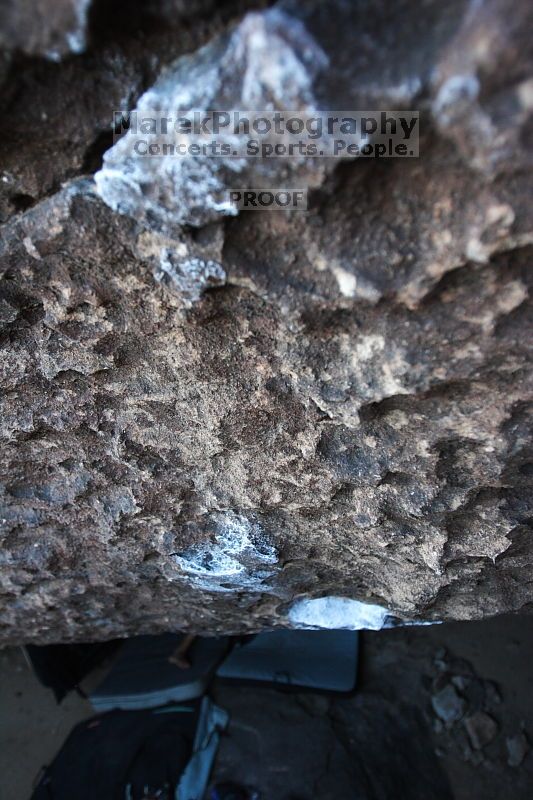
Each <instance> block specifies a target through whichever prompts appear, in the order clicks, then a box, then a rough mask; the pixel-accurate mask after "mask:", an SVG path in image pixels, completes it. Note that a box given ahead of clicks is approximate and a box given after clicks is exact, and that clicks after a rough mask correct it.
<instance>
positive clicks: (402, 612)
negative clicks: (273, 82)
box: [0, 0, 533, 642]
mask: <svg viewBox="0 0 533 800" xmlns="http://www.w3.org/2000/svg"><path fill="white" fill-rule="evenodd" d="M178 5H179V4H176V8H177V6H178ZM250 5H251V4H244V3H243V4H229V6H228V8H227V9H225V10H224V11H217V10H212V11H209V10H208V9H207V10H206V8H204V7H203V6H202V4H200V6H201V7H200V8H199V9H198V14H197V16H195V15H194V14H193V15H192V17H190V18H188V19H187V20H186V21H183V19H182V17H181V16H180V14H179V13H178V11H177V10H176V13H175V14H172V10H171V9H170V10H169V7H170V6H171V4H169V3H168V2H165V3H162V4H158V3H157V2H155V0H154V2H152V3H151V4H150V15H151V16H150V21H151V22H150V25H147V26H145V27H143V28H142V30H143V34H142V35H140V34H139V30H138V29H137V28H136V27H135V26H136V24H137V23H139V20H141V21H143V20H145V17H143V14H144V13H148V12H144V11H141V10H139V9H137V6H136V5H135V4H134V8H133V11H132V12H131V19H130V21H129V24H128V25H122V24H121V20H122V21H124V20H123V17H121V15H120V5H119V4H116V7H114V4H111V11H113V10H114V11H115V12H116V16H113V15H112V14H111V11H110V10H109V9H108V10H107V12H106V11H105V10H104V8H103V6H102V4H96V6H95V8H94V9H93V13H92V17H91V19H92V22H91V26H92V27H91V31H92V36H91V37H90V40H91V42H92V44H91V46H90V47H89V48H88V50H87V53H86V54H83V55H80V56H76V57H74V58H71V59H68V60H67V61H66V62H65V63H61V64H49V63H46V62H36V61H35V60H33V59H24V58H21V60H20V63H18V66H17V71H16V72H14V71H13V72H12V73H11V74H10V75H9V76H8V78H7V79H6V84H5V89H6V91H5V96H4V98H3V100H2V115H1V119H2V122H1V124H0V128H1V129H2V130H3V133H4V132H5V133H6V136H2V140H1V145H0V172H1V180H2V184H1V185H2V197H1V213H2V221H3V224H2V228H1V236H2V243H1V247H0V259H1V262H0V271H1V282H0V337H1V338H0V347H1V349H0V386H1V392H2V393H1V410H0V437H1V438H0V441H1V451H2V458H1V462H0V492H1V494H0V506H1V509H0V536H1V539H2V544H1V551H0V559H1V565H2V570H3V578H2V583H1V586H2V588H1V592H2V594H1V604H2V607H1V616H0V625H1V629H0V638H1V639H2V641H5V642H22V641H26V642H28V641H41V642H44V641H59V640H62V641H66V640H75V639H83V640H87V639H96V638H105V637H112V636H122V635H128V634H132V633H140V632H155V631H157V630H170V629H182V630H183V629H188V630H192V631H198V632H215V631H223V632H237V631H250V630H255V629H259V628H262V627H270V626H276V625H289V624H290V609H291V606H292V604H293V602H294V601H295V600H297V599H298V598H303V597H322V596H339V597H348V598H354V599H357V600H360V601H364V602H368V603H372V604H376V605H379V606H382V607H383V608H384V609H387V610H388V612H389V613H390V614H391V615H394V616H397V617H400V618H404V619H406V620H409V619H418V620H439V619H445V618H460V619H468V618H473V617H480V616H484V615H489V614H494V613H497V612H500V611H511V610H520V609H524V610H527V609H528V607H529V606H530V604H531V603H532V602H533V588H532V584H531V577H530V575H531V569H532V567H533V548H532V546H531V528H530V523H531V499H530V497H531V496H530V488H531V476H532V474H533V452H532V450H531V445H530V433H531V419H530V417H531V405H530V400H531V389H532V386H531V384H532V380H531V378H532V372H531V347H530V346H531V329H530V327H529V326H530V311H531V282H532V271H531V258H532V247H531V245H532V243H533V226H532V220H531V202H530V192H531V172H530V170H531V120H532V109H533V78H532V76H531V64H532V54H531V42H530V41H528V39H527V36H526V31H527V28H528V25H529V24H530V21H528V19H527V8H528V4H526V3H525V2H524V3H518V4H513V5H512V8H511V6H510V5H509V4H508V3H505V2H501V0H500V1H498V0H486V2H484V3H477V2H476V3H474V2H472V3H471V4H469V3H467V2H458V1H457V2H454V3H451V4H446V5H445V6H444V5H443V4H442V3H440V2H437V1H436V0H435V2H429V3H425V4H424V5H423V6H421V7H420V9H416V10H414V9H413V6H412V4H409V3H398V4H389V3H386V2H382V3H372V4H370V3H366V2H361V1H359V2H357V3H353V4H345V3H341V2H339V3H335V2H330V3H323V2H321V3H318V2H317V3H310V4H305V6H304V10H299V8H300V4H291V3H284V4H283V14H287V15H289V16H290V15H291V14H292V15H293V16H298V17H299V18H298V20H296V22H295V24H296V23H297V25H298V26H301V25H304V26H305V29H306V31H307V32H308V35H309V36H310V37H314V40H315V41H316V42H317V47H320V50H321V52H323V53H324V54H325V56H326V57H327V59H328V66H327V67H325V68H323V69H322V71H321V72H320V74H319V75H318V77H317V79H316V81H315V84H314V86H313V96H314V97H315V98H316V102H317V103H318V105H319V107H323V108H331V107H337V108H354V109H361V108H365V107H366V108H368V107H374V108H390V107H391V104H393V103H394V106H395V107H396V108H402V107H410V108H418V109H420V110H421V112H422V119H423V128H422V130H423V137H422V140H421V143H420V153H421V155H420V158H419V159H404V160H402V159H397V160H393V159H390V160H382V161H379V162H377V161H375V160H371V159H366V160H360V161H352V162H349V163H348V162H347V163H342V164H338V165H334V166H335V168H331V169H330V168H329V166H328V169H326V170H323V172H322V173H321V180H322V184H321V186H320V187H318V188H316V189H315V191H314V192H312V194H311V196H310V208H309V213H308V214H305V215H301V214H297V213H293V214H281V213H263V214H262V213H256V214H245V213H243V214H240V215H238V216H236V217H234V218H230V219H225V218H224V217H222V216H221V218H220V219H218V218H217V217H216V216H215V218H210V221H209V222H208V223H206V224H204V222H205V220H203V219H201V220H198V219H195V220H194V221H195V222H196V226H195V227H192V226H190V225H181V218H179V217H178V218H177V219H176V225H175V226H174V227H173V230H172V231H171V238H170V240H169V241H168V242H167V241H166V240H165V237H168V236H169V231H168V230H165V229H161V226H160V225H158V224H157V221H156V222H155V223H154V225H153V226H152V227H151V226H150V220H149V219H148V221H147V219H145V218H144V217H142V215H141V217H142V218H141V219H140V221H139V219H137V218H133V217H130V216H127V215H123V214H121V213H119V211H120V210H123V209H120V208H119V207H118V206H117V205H115V207H114V208H112V207H110V206H108V205H106V204H105V203H104V202H103V201H102V199H101V197H99V195H98V194H97V192H96V188H95V184H94V181H93V180H92V177H91V175H92V173H94V172H95V171H96V170H97V169H98V167H99V166H100V160H101V159H100V156H101V153H102V151H103V150H106V149H107V148H108V147H109V146H110V145H111V142H112V135H111V133H112V132H111V131H110V130H109V119H110V116H111V112H112V110H113V108H114V107H116V105H117V104H118V105H120V104H124V106H125V107H126V108H133V107H134V106H135V104H136V102H137V99H138V98H139V96H140V95H141V94H142V92H143V91H145V90H146V89H148V88H149V86H151V85H153V84H154V83H155V82H156V80H157V78H158V74H159V71H160V70H161V68H162V67H163V66H164V65H169V64H170V65H172V64H173V63H175V59H176V58H177V57H178V56H180V55H182V54H183V53H184V52H186V51H188V52H191V53H193V52H194V51H195V50H196V49H197V48H198V47H199V46H200V45H203V44H205V42H206V41H208V40H211V39H212V38H214V37H216V36H218V35H220V34H222V35H223V36H224V35H225V34H224V31H226V30H232V31H235V30H238V29H239V28H238V27H236V26H238V25H240V29H241V30H245V31H246V30H247V28H246V25H249V24H250V23H249V22H248V23H247V22H246V19H249V18H245V22H244V23H243V22H242V21H241V22H239V20H242V18H243V15H244V13H245V10H246V6H250ZM302 5H303V4H302ZM106 13H108V14H111V16H110V17H109V18H107V17H106V16H105V15H106ZM254 13H258V12H254ZM259 13H262V12H259ZM265 13H270V12H265ZM158 15H159V16H158ZM169 20H171V24H172V25H173V26H174V27H173V28H171V29H170V30H167V29H168V27H169V25H170V22H169ZM243 25H244V28H243ZM228 26H230V27H229V28H228ZM163 29H164V30H163ZM266 29H268V26H266ZM248 30H249V28H248ZM229 35H230V36H231V35H234V34H231V33H230V34H229ZM273 52H274V53H275V52H276V49H275V48H274V51H273ZM273 57H274V56H273ZM190 59H192V61H191V62H190V63H192V64H194V63H196V62H195V61H194V59H195V56H194V55H191V56H190ZM269 64H270V62H269V60H268V58H267V57H265V58H264V63H263V64H262V67H261V68H262V69H263V70H264V71H265V74H268V70H269ZM270 66H271V64H270ZM214 68H215V69H216V68H217V63H216V62H215V64H214ZM43 87H45V91H44V92H43ZM66 87H70V88H69V89H68V92H70V94H68V92H67V88H66ZM66 92H67V93H66ZM36 98H38V102H32V100H36ZM67 100H68V101H69V102H67ZM43 115H44V116H43ZM39 121H40V123H39V124H38V122H39ZM44 123H46V124H44ZM39 126H40V127H39ZM119 144H120V143H119ZM184 180H185V179H184ZM154 185H159V184H158V180H157V178H155V179H154ZM179 188H180V187H176V191H179ZM187 188H188V187H187V184H186V183H184V186H183V189H184V191H186V190H187ZM173 202H174V201H173V200H172V199H170V200H169V208H170V209H172V208H173V207H174V206H173V205H172V203H173ZM188 221H189V222H190V220H188ZM178 223H180V224H178ZM165 248H166V251H168V252H166V256H168V258H169V259H170V260H171V262H172V263H171V266H172V269H167V270H166V271H165V270H164V269H163V270H162V271H161V265H162V262H161V253H162V251H165ZM176 257H179V259H178V261H177V262H176V261H175V260H174V261H172V259H176ZM184 262H185V263H186V264H188V265H189V269H188V271H187V270H184V268H183V263H184ZM209 264H211V266H208V267H207V270H208V273H209V274H208V278H209V276H211V277H213V276H214V280H213V281H212V282H211V284H210V281H209V280H204V278H205V274H206V273H205V269H206V267H205V265H209ZM176 265H177V267H176ZM191 265H192V266H191ZM176 268H179V269H178V271H179V270H181V277H182V282H181V283H180V281H176V280H175V274H174V273H175V272H176ZM191 269H192V273H191ZM194 270H196V272H194ZM209 270H211V272H209ZM173 271H174V273H173ZM169 274H170V278H169ZM191 274H193V278H195V276H196V275H200V278H201V279H200V284H201V289H203V290H204V292H203V294H201V293H200V291H197V292H196V293H195V291H196V290H194V287H195V286H196V287H197V285H198V282H196V283H195V281H194V280H193V282H192V284H191V283H187V282H186V281H187V280H192V279H191ZM183 280H185V283H184V282H183ZM213 285H214V288H210V287H213ZM191 286H193V291H191V288H190V287H191ZM191 296H194V297H193V299H194V302H191Z"/></svg>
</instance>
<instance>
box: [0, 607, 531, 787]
mask: <svg viewBox="0 0 533 800" xmlns="http://www.w3.org/2000/svg"><path fill="white" fill-rule="evenodd" d="M532 665H533V617H529V616H514V617H510V616H504V617H498V618H494V619H491V620H486V621H484V622H476V623H454V624H446V625H438V626H433V627H422V628H397V629H394V630H388V631H382V632H379V633H364V634H363V635H362V636H361V659H360V672H359V683H358V690H357V691H356V693H355V694H354V695H353V696H352V697H338V698H335V697H333V696H322V695H311V694H305V695H304V694H292V695H287V694H281V693H279V692H275V691H271V690H261V691H258V690H256V689H249V688H229V687H227V686H223V685H216V686H215V687H214V690H213V691H214V695H215V699H216V700H217V702H219V704H221V705H222V706H224V707H225V708H226V709H228V710H229V712H230V714H231V724H230V727H229V730H228V733H227V735H226V736H225V737H224V739H223V741H222V746H221V748H220V752H219V758H218V762H217V766H216V775H217V776H218V777H219V778H221V779H225V778H233V779H238V780H240V781H242V782H244V783H247V784H249V785H250V786H254V787H255V788H257V789H258V790H259V792H260V796H261V798H262V800H289V799H291V800H344V798H346V800H348V798H350V800H359V798H361V800H362V799H363V798H370V797H371V798H376V800H378V799H379V800H389V799H390V800H400V799H401V798H406V800H407V799H408V800H418V799H419V798H420V800H445V798H455V800H478V798H479V800H507V798H509V799H510V798H512V800H526V799H527V800H529V798H531V797H532V796H533V756H532V754H531V750H530V742H531V741H533V666H532ZM0 708H1V718H0V770H1V774H2V776H3V781H2V788H1V791H0V797H1V798H2V800H28V798H29V796H30V794H31V786H32V782H33V780H34V779H35V777H36V775H37V774H38V772H39V769H40V767H41V766H42V765H43V764H45V763H47V762H49V761H50V760H51V758H52V757H53V756H54V754H55V753H56V752H57V750H58V749H59V747H60V745H61V743H62V742H63V740H64V739H65V737H66V735H67V733H68V732H69V731H70V729H71V728H72V727H73V725H75V724H76V722H78V721H79V720H80V719H82V718H84V717H86V716H88V715H90V714H91V713H92V712H91V707H90V706H89V704H88V703H87V702H86V701H85V700H83V699H82V698H80V697H78V696H77V695H75V694H71V695H69V696H68V697H67V698H66V699H65V700H64V701H63V702H62V703H61V705H59V706H58V705H57V704H56V702H55V700H54V698H53V695H52V693H51V692H50V691H49V690H48V689H45V688H43V687H42V686H41V685H40V684H39V683H38V682H37V680H36V679H35V677H34V676H33V674H32V672H31V670H30V668H29V667H28V665H27V663H26V660H25V657H24V654H23V652H22V651H21V650H17V649H7V650H3V651H1V652H0ZM428 786H429V787H430V789H429V790H428Z"/></svg>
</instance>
